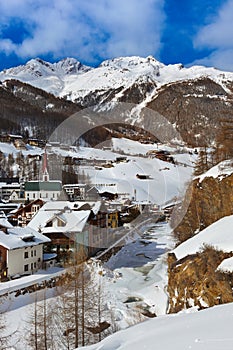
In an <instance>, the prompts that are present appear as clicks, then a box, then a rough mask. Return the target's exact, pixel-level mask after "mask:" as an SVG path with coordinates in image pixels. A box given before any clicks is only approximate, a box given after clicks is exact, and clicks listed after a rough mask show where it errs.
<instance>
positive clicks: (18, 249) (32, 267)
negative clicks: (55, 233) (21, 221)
mask: <svg viewBox="0 0 233 350" xmlns="http://www.w3.org/2000/svg"><path fill="white" fill-rule="evenodd" d="M48 242H50V239H49V238H48V237H45V236H43V235H42V234H40V233H38V232H36V231H35V230H33V229H31V228H29V227H25V228H22V227H10V228H3V227H2V228H1V230H0V280H1V279H9V278H13V277H15V276H18V275H28V274H32V273H34V272H36V271H37V270H38V269H40V268H41V267H42V263H43V244H44V243H48Z"/></svg>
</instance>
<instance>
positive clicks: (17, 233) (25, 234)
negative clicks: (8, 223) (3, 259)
mask: <svg viewBox="0 0 233 350" xmlns="http://www.w3.org/2000/svg"><path fill="white" fill-rule="evenodd" d="M47 242H50V239H49V238H48V237H46V236H43V235H42V234H40V233H38V232H37V231H35V230H33V229H31V228H29V227H13V228H8V229H7V233H5V232H3V231H0V245H1V246H3V247H5V248H6V249H8V250H13V249H19V248H24V247H31V246H35V245H38V244H43V243H47Z"/></svg>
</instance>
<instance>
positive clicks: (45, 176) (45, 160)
mask: <svg viewBox="0 0 233 350" xmlns="http://www.w3.org/2000/svg"><path fill="white" fill-rule="evenodd" d="M42 179H43V181H49V172H48V158H47V152H46V147H45V151H44V156H43V178H42Z"/></svg>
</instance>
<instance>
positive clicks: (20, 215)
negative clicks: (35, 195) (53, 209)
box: [9, 199, 44, 227]
mask: <svg viewBox="0 0 233 350" xmlns="http://www.w3.org/2000/svg"><path fill="white" fill-rule="evenodd" d="M43 205H44V202H43V201H42V200H41V199H36V200H35V201H33V202H30V203H29V204H27V205H25V206H21V207H20V208H19V209H18V210H17V211H16V212H15V213H13V214H12V215H11V216H10V217H9V221H10V222H11V223H12V225H14V226H21V227H25V226H27V224H28V223H29V222H30V221H31V219H32V218H33V216H34V215H35V214H36V213H37V212H38V211H39V209H40V208H41V207H42V206H43Z"/></svg>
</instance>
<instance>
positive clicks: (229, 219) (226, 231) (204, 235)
mask: <svg viewBox="0 0 233 350" xmlns="http://www.w3.org/2000/svg"><path fill="white" fill-rule="evenodd" d="M204 245H209V246H212V247H214V248H215V249H217V250H223V251H224V252H232V251H233V215H230V216H225V217H224V218H222V219H220V220H218V221H216V222H214V223H213V224H212V225H210V226H208V227H207V228H205V229H204V230H203V231H201V232H199V233H198V234H196V235H195V236H193V237H192V238H190V239H188V240H187V241H185V242H183V243H182V244H180V245H179V246H178V247H176V248H175V249H174V250H173V253H174V254H175V256H176V258H177V259H182V258H184V257H185V256H187V255H191V254H195V253H197V252H199V251H200V250H201V249H202V248H203V247H204Z"/></svg>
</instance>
